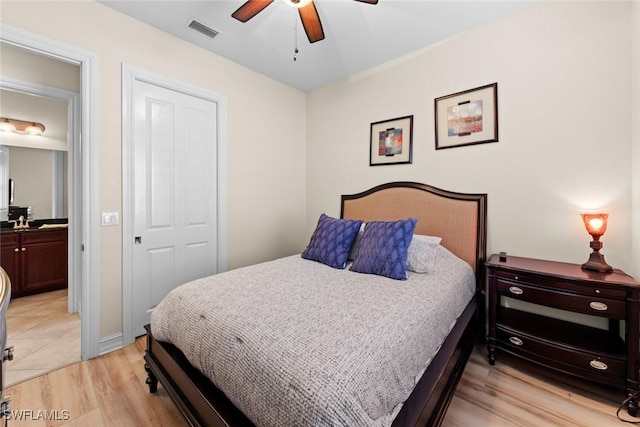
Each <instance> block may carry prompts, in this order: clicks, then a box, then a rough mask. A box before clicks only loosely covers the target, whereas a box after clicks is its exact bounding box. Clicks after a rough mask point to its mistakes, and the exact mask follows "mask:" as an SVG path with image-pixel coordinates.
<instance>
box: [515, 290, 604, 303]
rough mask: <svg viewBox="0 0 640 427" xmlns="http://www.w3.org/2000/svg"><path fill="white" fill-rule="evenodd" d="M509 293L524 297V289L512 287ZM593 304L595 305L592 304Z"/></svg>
mask: <svg viewBox="0 0 640 427" xmlns="http://www.w3.org/2000/svg"><path fill="white" fill-rule="evenodd" d="M509 292H511V293H512V294H515V295H522V294H523V293H524V291H523V290H522V288H519V287H517V286H512V287H510V288H509ZM592 304H593V303H592Z"/></svg>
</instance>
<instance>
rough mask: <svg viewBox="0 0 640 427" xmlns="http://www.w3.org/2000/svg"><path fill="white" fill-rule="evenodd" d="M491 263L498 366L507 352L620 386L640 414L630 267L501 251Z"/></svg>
mask: <svg viewBox="0 0 640 427" xmlns="http://www.w3.org/2000/svg"><path fill="white" fill-rule="evenodd" d="M485 265H486V268H487V278H488V282H487V295H488V298H487V299H488V310H487V315H488V318H489V319H488V320H489V322H488V326H489V330H488V334H487V350H488V352H489V354H488V358H489V363H490V364H494V363H495V361H496V353H498V352H504V353H509V354H511V355H514V356H517V357H519V358H522V359H526V360H528V361H530V362H534V363H536V364H538V365H541V366H544V367H545V368H549V369H553V370H556V371H558V372H562V373H565V374H570V375H573V376H577V377H581V378H583V379H586V380H591V381H595V382H599V383H601V384H607V385H611V386H614V387H620V388H623V389H624V392H625V395H627V396H633V397H632V398H631V399H629V400H628V401H627V402H626V403H625V405H626V406H627V409H628V410H629V414H630V415H631V416H634V417H635V416H636V415H638V414H639V413H640V411H639V406H640V405H639V399H638V398H637V397H635V396H636V392H638V391H639V390H638V388H639V385H638V384H640V370H639V369H638V365H639V364H640V354H639V352H638V342H639V341H640V283H639V282H636V281H635V280H634V279H633V278H632V277H631V276H629V275H627V274H625V273H624V271H622V270H616V269H614V270H613V271H612V272H610V273H601V272H597V271H591V270H588V269H586V270H585V269H582V266H581V265H580V264H572V263H566V262H556V261H547V260H541V259H533V258H524V257H516V256H508V257H507V258H506V259H503V260H502V261H501V260H500V257H499V256H498V255H497V254H494V255H492V256H491V258H490V259H489V260H488V261H487V262H486V263H485ZM518 301H522V302H523V303H526V304H518ZM583 314H586V315H588V317H586V316H583ZM596 317H598V318H596Z"/></svg>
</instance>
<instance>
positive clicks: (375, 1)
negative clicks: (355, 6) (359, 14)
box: [356, 0, 378, 4]
mask: <svg viewBox="0 0 640 427" xmlns="http://www.w3.org/2000/svg"><path fill="white" fill-rule="evenodd" d="M356 1H359V2H360V3H368V4H378V0H356Z"/></svg>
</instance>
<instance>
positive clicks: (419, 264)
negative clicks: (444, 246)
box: [407, 234, 442, 273]
mask: <svg viewBox="0 0 640 427" xmlns="http://www.w3.org/2000/svg"><path fill="white" fill-rule="evenodd" d="M441 240H442V238H441V237H435V236H424V235H421V234H414V236H413V239H411V243H410V244H409V250H408V252H407V270H409V271H413V272H414V273H431V272H433V270H434V267H435V263H436V257H437V255H438V251H437V250H436V248H437V247H438V245H440V241H441Z"/></svg>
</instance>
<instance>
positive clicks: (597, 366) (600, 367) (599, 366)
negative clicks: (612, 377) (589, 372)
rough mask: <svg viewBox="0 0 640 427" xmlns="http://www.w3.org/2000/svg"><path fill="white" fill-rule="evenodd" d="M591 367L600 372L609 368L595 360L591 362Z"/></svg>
mask: <svg viewBox="0 0 640 427" xmlns="http://www.w3.org/2000/svg"><path fill="white" fill-rule="evenodd" d="M589 365H591V367H592V368H593V369H597V370H599V371H606V370H607V368H608V366H607V364H606V363H604V362H601V361H599V360H595V359H594V360H592V361H591V362H589Z"/></svg>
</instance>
